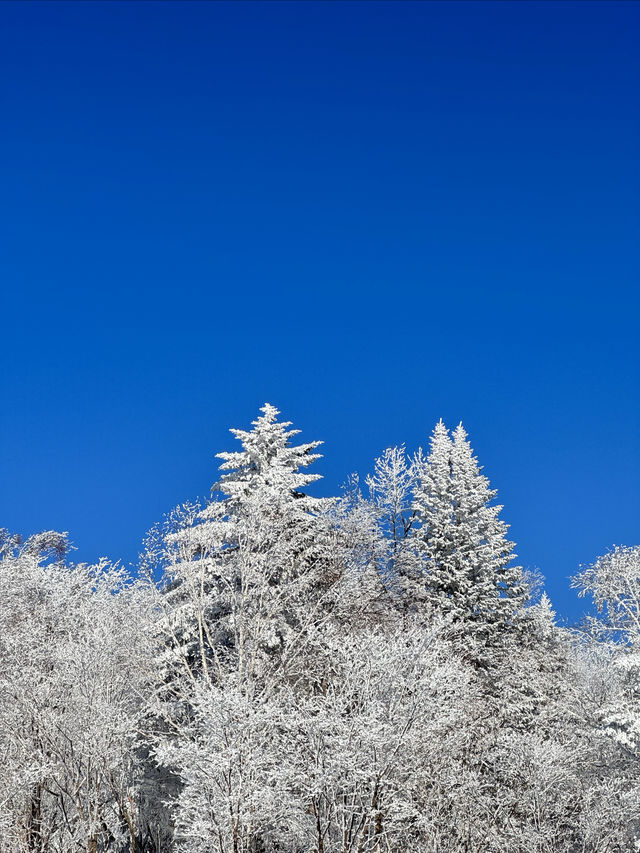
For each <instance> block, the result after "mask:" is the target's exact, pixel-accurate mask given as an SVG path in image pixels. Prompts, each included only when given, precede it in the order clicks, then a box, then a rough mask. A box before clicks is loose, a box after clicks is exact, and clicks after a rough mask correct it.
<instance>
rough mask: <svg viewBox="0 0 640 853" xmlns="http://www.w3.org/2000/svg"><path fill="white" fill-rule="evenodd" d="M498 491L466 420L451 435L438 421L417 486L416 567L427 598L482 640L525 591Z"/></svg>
mask: <svg viewBox="0 0 640 853" xmlns="http://www.w3.org/2000/svg"><path fill="white" fill-rule="evenodd" d="M495 496H496V491H495V490H494V489H491V488H490V486H489V481H488V480H487V478H486V477H485V476H484V475H483V474H482V473H481V468H480V466H479V465H478V461H477V459H476V458H475V456H474V455H473V451H472V449H471V445H470V444H469V441H468V439H467V434H466V432H465V430H464V428H463V426H462V424H460V425H459V426H458V427H457V429H456V430H455V431H454V433H453V437H451V436H450V435H449V432H448V430H447V428H446V426H445V425H444V423H443V422H442V421H440V422H439V423H438V424H436V427H435V429H434V431H433V434H432V436H431V441H430V452H429V456H428V457H427V460H426V464H424V465H423V467H422V471H421V475H420V482H419V486H418V488H417V489H416V493H415V502H414V510H415V512H416V514H417V517H418V519H419V522H420V526H419V527H416V528H415V530H414V531H412V533H413V538H414V541H415V546H416V547H415V552H416V554H417V555H418V558H419V562H418V566H417V571H418V574H421V575H422V578H423V584H424V587H425V590H426V592H427V598H428V599H430V600H431V601H432V602H433V603H434V605H435V606H436V607H437V608H438V609H439V610H441V611H442V612H444V613H447V614H449V615H450V618H451V619H452V620H453V621H454V622H461V623H462V622H463V623H465V624H467V626H468V630H469V631H470V634H471V635H472V636H474V637H475V638H479V639H486V637H487V636H488V633H490V626H492V625H493V626H495V625H505V624H507V623H508V622H509V621H510V620H511V619H512V618H513V615H514V613H515V610H516V609H517V607H518V606H521V605H522V603H523V601H524V596H525V587H524V584H523V582H522V574H521V569H520V568H519V567H514V566H512V565H511V560H512V557H513V553H512V552H513V548H514V545H513V543H512V542H510V541H509V540H508V539H507V529H508V527H507V525H506V524H505V523H504V521H502V520H501V519H500V518H499V515H500V511H501V509H502V507H501V506H498V505H492V501H493V499H494V498H495Z"/></svg>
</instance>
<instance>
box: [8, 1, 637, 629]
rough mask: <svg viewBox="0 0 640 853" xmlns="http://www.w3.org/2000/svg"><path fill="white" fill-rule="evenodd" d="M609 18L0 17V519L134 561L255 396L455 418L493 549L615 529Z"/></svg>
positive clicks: (631, 304) (615, 254) (218, 13)
mask: <svg viewBox="0 0 640 853" xmlns="http://www.w3.org/2000/svg"><path fill="white" fill-rule="evenodd" d="M639 24H640V6H639V5H638V4H636V3H628V2H622V3H617V2H605V3H599V2H584V3H582V2H569V3H555V2H545V3H527V2H520V3H507V2H497V3H483V2H471V3H467V2H447V3H438V2H430V3H426V2H425V3H417V2H410V3H403V2H393V3H384V2H369V3H365V2H355V3H350V2H331V3H329V2H327V3H314V2H305V3H292V2H282V3H280V2H276V3H270V2H263V3H256V2H249V3H244V2H233V3H224V2H218V3H206V2H196V3H191V2H180V3H171V2H161V3H157V2H142V3H137V2H126V3H121V2H107V3H100V2H92V3H77V2H72V3H57V2H47V3H39V2H29V3H13V2H6V0H5V2H4V3H2V4H1V5H0V73H1V77H2V81H3V83H2V89H1V94H0V98H1V104H0V106H1V108H2V126H3V132H2V134H0V156H1V160H0V162H1V164H2V165H1V168H2V195H3V204H2V206H1V208H0V231H1V233H2V239H1V240H0V275H1V280H2V288H3V290H2V305H3V311H2V315H3V322H2V346H1V350H0V351H1V353H2V354H1V368H2V369H1V372H0V384H1V390H2V406H1V412H0V484H1V485H0V525H3V526H6V527H8V528H10V529H12V530H14V531H20V532H23V533H30V532H33V531H35V530H39V529H44V528H57V529H64V530H69V531H70V533H71V536H72V538H73V540H74V541H75V543H76V544H77V546H78V551H77V556H78V558H80V559H95V558H97V557H98V556H100V555H103V554H106V555H109V556H111V557H114V558H122V559H123V560H125V561H130V560H134V559H135V556H136V554H137V552H138V549H139V543H140V541H141V538H142V536H143V534H144V532H145V530H146V529H147V528H148V527H150V526H151V524H153V522H154V521H155V520H156V519H158V518H159V517H160V516H161V515H162V513H163V512H164V511H166V510H168V509H169V508H170V507H172V506H173V505H175V504H176V503H178V502H180V501H182V500H185V499H187V498H190V497H194V496H196V495H205V494H207V493H208V490H209V487H210V485H211V483H212V482H213V481H214V480H215V479H216V462H215V460H214V459H213V454H214V453H215V452H217V451H218V450H223V449H230V447H231V446H232V444H233V439H232V438H231V437H230V436H229V435H228V433H227V432H226V430H227V428H228V427H230V426H239V427H245V426H247V424H248V423H249V421H250V420H251V419H252V418H253V417H254V416H255V414H256V412H257V409H258V407H259V406H260V405H261V404H262V403H263V402H264V401H265V400H269V401H270V402H272V403H274V404H275V405H277V406H278V407H279V408H280V409H281V410H282V411H283V414H284V415H286V416H287V417H288V418H290V419H291V420H293V421H294V422H295V424H296V425H297V426H299V427H301V428H302V429H303V437H304V438H306V439H308V440H311V439H315V438H321V439H324V440H325V447H324V451H325V454H326V455H325V459H324V460H322V462H321V463H320V465H319V466H318V470H319V471H320V472H321V473H322V474H324V476H325V480H324V481H323V482H322V484H321V486H320V490H321V491H322V492H323V493H335V492H336V491H337V490H338V489H339V487H340V484H341V483H342V482H343V481H344V480H345V478H346V477H347V475H348V474H349V473H350V472H351V471H353V470H357V471H360V472H361V473H362V474H364V473H366V471H367V470H368V469H369V468H370V467H371V464H372V460H373V458H374V456H375V455H377V454H378V453H380V452H381V451H382V450H383V449H384V447H385V446H388V445H389V444H394V443H400V442H403V441H404V442H406V443H407V446H408V447H410V448H412V449H413V448H415V447H417V446H418V445H420V444H423V445H424V444H425V443H426V441H427V437H428V434H429V432H430V431H431V429H432V427H433V425H434V423H435V422H436V421H437V420H438V419H439V418H440V417H443V418H444V419H445V421H446V422H447V423H449V424H451V425H455V424H456V423H457V422H458V421H459V420H461V419H462V420H463V421H464V423H465V426H466V428H467V430H468V431H469V433H470V437H471V440H472V443H473V445H474V447H475V449H476V451H477V453H478V455H479V457H480V461H481V462H482V463H483V464H484V466H485V473H487V475H488V476H489V478H490V479H491V482H492V484H493V485H494V486H495V487H497V488H498V489H499V496H500V500H501V502H502V503H504V505H505V510H504V513H503V515H504V518H505V520H506V521H508V522H509V523H510V524H511V533H512V536H513V538H514V539H515V540H516V541H517V542H518V549H517V550H518V554H519V555H520V559H521V561H522V562H523V563H524V564H525V565H527V566H530V567H534V566H537V567H539V568H540V569H541V570H542V571H543V573H544V574H545V575H546V578H547V586H548V590H549V592H550V594H551V596H552V598H553V601H554V603H555V605H556V608H557V610H558V611H559V612H560V613H561V614H562V615H564V616H565V617H567V618H568V619H574V618H576V617H577V616H578V615H579V613H580V612H581V611H582V609H583V605H582V603H581V602H579V601H577V599H576V598H575V596H574V594H573V593H572V592H571V591H569V588H568V581H567V577H568V576H569V575H570V574H572V573H574V572H575V571H576V569H577V567H578V565H579V564H580V563H584V562H589V561H590V560H592V559H593V558H595V557H596V556H597V555H598V554H600V553H602V552H604V551H606V550H607V548H608V547H609V546H610V545H612V544H614V543H621V544H636V543H638V541H639V533H638V519H639V517H640V513H639V509H640V506H639V503H640V502H639V498H638V494H639V489H638V483H639V481H640V478H639V473H640V472H639V468H640V438H639V435H640V433H639V429H638V428H639V425H640V406H639V402H638V399H639V395H638V391H639V372H640V367H639V365H640V358H639V352H638V350H639V346H638V341H637V338H638V312H639V308H640V297H639V296H638V293H637V287H638V271H639V263H638V261H639V257H638V255H639V251H638V225H639V219H640V215H639V201H638V200H639V188H640V182H639V168H638V151H639V150H640V133H639V113H638V106H639V105H638V91H640V53H639V52H638V51H637V43H638V37H639V35H640V27H639Z"/></svg>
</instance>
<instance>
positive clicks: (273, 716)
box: [0, 405, 640, 853]
mask: <svg viewBox="0 0 640 853" xmlns="http://www.w3.org/2000/svg"><path fill="white" fill-rule="evenodd" d="M278 415H279V412H278V411H277V409H275V408H274V407H273V406H271V405H265V406H264V407H263V408H262V409H261V413H260V416H259V417H258V418H257V419H256V420H255V421H254V422H253V424H252V427H253V428H252V429H251V430H249V431H244V430H232V432H233V434H234V436H235V437H236V438H237V439H238V441H239V443H240V449H239V450H237V451H235V452H225V453H220V454H218V455H219V458H220V459H221V460H222V464H221V466H220V467H221V470H222V475H221V478H220V481H219V482H218V483H217V484H216V485H215V486H214V488H213V497H212V499H211V500H210V501H208V502H207V503H206V504H205V505H200V504H187V505H184V506H181V507H179V508H177V509H176V510H174V511H173V512H172V513H170V514H169V515H168V517H167V518H166V519H165V520H164V522H162V523H160V524H159V525H158V526H157V527H156V528H154V529H153V530H152V531H151V533H150V534H149V536H148V538H147V540H146V542H145V545H144V551H143V554H142V555H141V559H140V565H139V567H138V572H137V576H136V577H135V578H134V577H130V576H128V575H127V574H126V573H125V572H124V571H123V569H122V568H121V567H119V566H118V565H112V564H110V563H108V562H106V561H103V562H101V563H100V564H98V565H94V566H89V565H85V564H81V565H74V564H73V563H71V562H70V561H69V557H68V553H69V546H68V542H67V540H66V538H65V536H64V535H61V534H57V533H53V532H46V533H42V534H40V535H37V536H32V537H31V538H29V539H28V540H26V541H25V542H22V541H21V540H20V538H19V537H17V536H11V535H9V534H8V533H5V534H4V535H3V537H2V542H1V552H0V557H1V562H0V572H1V576H0V577H1V589H2V597H1V598H0V755H1V757H2V760H1V761H0V853H77V851H86V853H106V851H113V853H125V851H126V853H578V851H581V853H614V851H632V850H637V849H639V847H640V845H639V844H638V838H640V821H639V818H638V816H639V814H640V811H639V809H640V761H639V758H640V713H639V710H640V642H639V640H640V548H637V547H636V548H628V547H625V548H615V549H614V550H612V551H611V552H610V553H609V554H607V555H606V556H604V557H602V558H600V559H598V560H597V561H596V562H595V563H594V564H593V565H592V566H590V567H588V568H586V569H584V570H583V571H582V572H581V573H580V574H578V575H577V576H576V578H575V579H574V585H575V587H576V588H577V590H578V592H579V594H580V595H588V596H592V597H593V601H594V603H595V610H594V612H596V611H597V615H596V616H594V617H593V618H592V619H590V621H589V622H588V623H586V624H585V625H584V626H583V627H582V629H581V630H580V631H573V632H569V631H567V630H565V629H561V628H559V627H558V626H557V625H556V621H555V614H554V612H553V610H552V607H551V603H550V601H549V599H548V598H547V596H546V595H545V594H544V593H543V592H542V590H541V584H540V579H539V578H537V577H535V576H527V575H526V574H525V573H523V571H522V570H521V568H520V567H518V566H517V565H516V564H515V562H514V560H515V556H514V553H513V549H514V544H513V543H512V542H511V541H510V540H509V538H508V532H507V531H508V527H507V525H506V524H505V522H504V521H503V520H502V519H501V517H500V514H501V509H502V508H501V507H500V506H498V505H497V504H495V496H496V492H495V490H493V489H492V488H491V487H490V484H489V481H488V479H487V478H486V476H485V475H484V474H483V473H482V470H481V467H480V466H479V464H478V461H477V459H476V458H475V456H474V454H473V451H472V449H471V446H470V444H469V440H468V437H467V434H466V432H465V431H464V429H463V427H462V425H460V426H458V427H457V428H456V429H455V430H453V432H450V430H449V429H447V427H446V426H445V424H444V423H442V422H440V423H438V424H437V425H436V427H435V429H434V431H433V434H432V436H431V439H430V444H429V448H428V449H427V451H426V452H425V453H422V451H419V452H418V453H416V454H414V455H413V456H410V455H408V454H407V452H406V451H405V449H404V447H394V448H390V449H388V450H386V451H385V452H384V453H383V455H382V456H381V457H380V458H379V459H378V460H376V461H375V463H374V466H373V470H372V473H371V475H370V476H368V477H367V478H366V479H365V480H364V482H363V485H362V486H361V485H360V483H359V481H358V480H357V478H353V479H352V480H351V482H350V484H349V486H348V488H347V489H346V490H345V493H344V494H343V495H342V496H341V497H339V498H335V499H326V498H322V499H320V498H314V497H311V496H309V495H308V494H307V493H306V489H307V487H308V486H309V485H310V484H311V483H313V482H314V481H315V480H317V479H318V475H317V474H314V473H311V472H309V470H308V469H309V466H310V465H312V464H313V463H314V462H315V461H316V460H317V459H318V458H319V454H318V453H317V452H316V451H317V448H318V445H319V442H310V443H306V444H304V443H303V444H296V443H295V441H296V439H295V436H296V435H297V432H298V431H297V430H294V429H291V424H290V423H288V422H282V421H279V420H278Z"/></svg>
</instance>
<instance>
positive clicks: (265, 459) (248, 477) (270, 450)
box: [214, 403, 322, 493]
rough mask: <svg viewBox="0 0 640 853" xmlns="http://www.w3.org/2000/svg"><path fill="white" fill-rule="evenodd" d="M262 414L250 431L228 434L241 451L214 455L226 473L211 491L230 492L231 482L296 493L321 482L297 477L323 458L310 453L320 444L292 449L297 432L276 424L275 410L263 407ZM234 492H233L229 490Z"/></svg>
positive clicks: (310, 476)
mask: <svg viewBox="0 0 640 853" xmlns="http://www.w3.org/2000/svg"><path fill="white" fill-rule="evenodd" d="M260 411H261V412H262V414H261V415H260V416H259V417H258V418H256V420H254V421H252V426H253V429H251V430H242V429H232V430H230V431H231V433H232V434H233V435H234V436H235V437H236V438H237V439H238V441H240V443H241V444H242V450H240V451H235V452H223V453H217V454H216V456H217V458H218V459H221V460H222V464H221V465H220V470H221V471H224V472H226V473H224V474H223V476H222V479H221V481H220V482H219V483H217V484H216V486H215V487H214V488H219V489H220V490H221V491H223V492H227V493H228V492H229V490H230V487H231V486H232V484H233V483H234V482H236V483H243V484H246V485H248V484H250V483H251V484H253V485H252V486H250V488H254V487H255V486H257V485H258V484H259V483H262V484H264V485H275V483H276V482H277V483H280V484H281V485H283V484H284V483H285V482H286V483H287V486H288V488H289V489H291V490H293V491H297V490H298V489H300V488H304V486H307V485H308V484H309V483H312V482H314V481H315V480H319V479H321V475H320V474H299V473H297V472H298V470H299V469H300V468H306V467H308V466H309V465H311V464H312V463H313V462H315V461H316V460H317V459H321V458H322V454H320V453H313V451H314V450H315V449H316V448H317V447H319V445H321V444H322V442H321V441H311V442H307V443H306V444H300V445H294V446H292V445H291V439H292V437H293V436H295V435H298V433H299V432H300V430H298V429H288V427H290V426H291V421H278V420H277V417H278V415H279V414H280V412H279V411H278V409H277V408H276V407H275V406H273V405H271V404H270V403H265V405H264V406H262V408H261V409H260ZM231 490H232V491H234V489H233V488H232V489H231Z"/></svg>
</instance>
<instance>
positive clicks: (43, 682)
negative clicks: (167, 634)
mask: <svg viewBox="0 0 640 853" xmlns="http://www.w3.org/2000/svg"><path fill="white" fill-rule="evenodd" d="M67 548H68V546H67V543H66V539H65V537H64V536H63V535H61V534H58V533H53V532H47V533H43V534H38V535H36V536H32V537H30V538H29V539H27V540H26V542H24V543H21V542H20V540H19V539H18V538H17V537H8V536H5V538H4V544H3V548H2V554H1V557H0V583H1V585H2V592H3V594H2V598H1V600H0V676H1V678H0V681H1V683H2V689H1V690H0V753H1V754H2V756H3V759H4V760H3V762H2V763H0V827H1V831H0V850H1V851H3V853H23V851H24V853H26V851H33V853H35V851H38V853H43V851H51V853H71V851H77V850H85V851H87V853H98V851H106V850H115V849H118V847H120V846H125V845H128V846H130V847H133V846H135V843H136V840H137V838H138V836H139V829H140V825H139V819H138V818H139V805H140V804H139V800H138V797H137V791H136V780H137V778H138V774H139V770H140V763H139V756H138V753H137V750H136V747H137V744H138V738H137V729H138V720H139V718H140V711H141V707H142V704H143V702H144V701H145V694H146V692H147V689H148V685H149V684H150V678H149V672H148V667H147V661H148V659H149V657H148V645H147V641H146V638H145V635H144V627H145V610H146V606H147V602H148V598H147V596H146V595H145V593H144V591H143V590H142V588H141V587H140V586H139V585H138V584H133V583H131V582H130V581H129V579H128V578H127V577H126V575H125V573H124V572H123V570H122V569H121V568H119V567H118V566H114V565H112V564H110V563H108V562H106V561H103V562H101V563H100V564H98V565H95V566H89V565H85V564H80V565H70V564H68V563H66V562H65V560H64V555H65V554H66V552H67Z"/></svg>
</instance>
